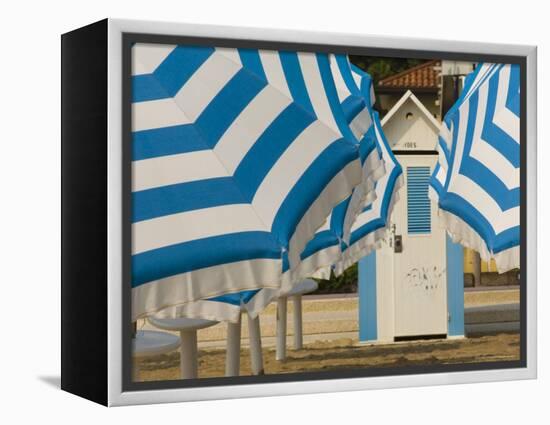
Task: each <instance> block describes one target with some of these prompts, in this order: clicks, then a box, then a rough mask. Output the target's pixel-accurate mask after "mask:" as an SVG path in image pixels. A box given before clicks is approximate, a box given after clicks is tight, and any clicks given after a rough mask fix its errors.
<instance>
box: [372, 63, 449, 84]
mask: <svg viewBox="0 0 550 425" xmlns="http://www.w3.org/2000/svg"><path fill="white" fill-rule="evenodd" d="M440 70H441V61H440V60H433V61H429V62H425V63H422V64H420V65H417V66H415V67H413V68H410V69H407V70H405V71H402V72H400V73H399V74H395V75H392V76H391V77H388V78H384V79H383V80H380V81H379V82H378V87H380V88H396V89H398V88H399V89H409V88H422V89H437V87H438V86H439V84H440V77H441V71H440Z"/></svg>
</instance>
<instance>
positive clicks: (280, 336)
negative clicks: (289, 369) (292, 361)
mask: <svg viewBox="0 0 550 425" xmlns="http://www.w3.org/2000/svg"><path fill="white" fill-rule="evenodd" d="M286 306H287V298H286V297H280V298H279V299H278V300H277V337H276V338H277V341H276V343H277V346H276V350H275V359H276V360H284V359H285V358H286V321H287V317H286Z"/></svg>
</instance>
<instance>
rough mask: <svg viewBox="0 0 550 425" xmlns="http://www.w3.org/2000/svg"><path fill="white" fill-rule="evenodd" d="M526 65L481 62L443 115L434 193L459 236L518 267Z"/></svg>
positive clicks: (504, 265) (503, 264)
mask: <svg viewBox="0 0 550 425" xmlns="http://www.w3.org/2000/svg"><path fill="white" fill-rule="evenodd" d="M519 92H520V70H519V66H518V65H506V64H479V65H478V67H477V68H476V70H475V71H474V72H473V73H471V74H470V75H468V77H467V78H466V82H465V85H464V90H463V91H462V94H461V96H460V98H459V99H458V101H457V102H456V103H455V105H453V107H452V108H451V109H450V110H449V112H448V113H447V114H446V116H445V118H444V122H443V125H442V130H441V134H440V138H439V162H438V164H437V166H436V168H435V169H434V173H433V175H432V178H431V181H430V197H431V198H432V199H433V200H434V201H437V202H438V205H439V208H440V209H439V214H440V216H441V218H442V219H443V221H444V224H445V226H446V228H447V231H448V233H449V234H450V235H451V237H452V239H453V241H455V242H459V243H461V244H462V245H464V246H466V247H469V248H472V249H475V250H476V251H478V252H479V253H480V256H481V258H482V259H484V260H485V261H489V260H490V259H491V258H494V259H495V262H496V264H497V268H498V271H499V272H501V273H502V272H505V271H507V270H510V269H513V268H517V267H519V242H520V229H519V226H520V224H519V222H520V206H519V202H520V196H519V195H520V192H519V166H520V147H519V143H520V135H519V133H520V130H519V129H520V99H519Z"/></svg>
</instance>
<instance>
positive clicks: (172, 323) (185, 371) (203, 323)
mask: <svg viewBox="0 0 550 425" xmlns="http://www.w3.org/2000/svg"><path fill="white" fill-rule="evenodd" d="M149 322H150V323H151V324H152V325H153V326H156V327H157V328H159V329H164V330H166V331H179V333H180V338H178V339H181V347H180V374H181V378H182V379H192V378H197V377H198V361H197V351H198V349H197V330H199V329H204V328H207V327H209V326H213V325H215V324H217V323H218V322H214V321H212V320H205V319H189V318H186V317H181V318H177V319H159V318H156V317H150V318H149Z"/></svg>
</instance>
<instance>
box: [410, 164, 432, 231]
mask: <svg viewBox="0 0 550 425" xmlns="http://www.w3.org/2000/svg"><path fill="white" fill-rule="evenodd" d="M429 181H430V167H407V231H408V232H409V234H413V235H415V234H426V233H430V232H431V210H430V199H429V198H428V184H429Z"/></svg>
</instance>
